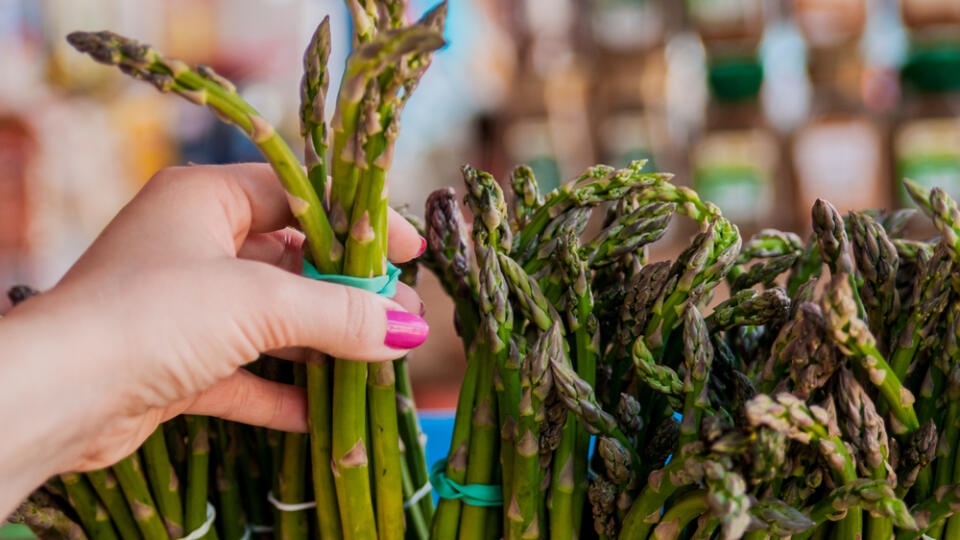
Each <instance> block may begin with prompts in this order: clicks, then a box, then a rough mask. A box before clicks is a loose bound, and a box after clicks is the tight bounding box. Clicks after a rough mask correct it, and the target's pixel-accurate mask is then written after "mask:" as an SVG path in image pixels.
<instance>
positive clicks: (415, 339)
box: [236, 261, 430, 362]
mask: <svg viewBox="0 0 960 540" xmlns="http://www.w3.org/2000/svg"><path fill="white" fill-rule="evenodd" d="M236 262H237V263H238V265H239V268H240V269H241V272H240V273H241V274H242V275H241V279H239V280H237V285H238V287H240V288H241V290H242V292H241V294H240V296H241V297H243V298H244V307H243V308H242V310H241V313H242V315H241V325H242V326H243V327H244V328H245V333H246V335H247V336H249V338H250V339H251V340H252V341H253V343H252V345H254V346H255V347H257V350H258V351H260V352H265V351H268V350H273V349H280V348H284V347H310V348H312V349H316V350H319V351H321V352H324V353H327V354H328V355H330V356H333V357H336V358H345V359H349V360H361V361H368V362H370V361H373V362H376V361H385V360H393V359H396V358H400V357H401V356H404V355H405V354H406V353H407V351H408V350H410V349H412V348H415V347H418V346H419V345H420V344H422V343H423V342H424V341H425V340H426V339H427V335H428V334H429V332H430V328H429V326H427V323H426V321H424V320H423V319H421V318H420V317H418V316H417V315H414V314H412V313H408V312H406V311H405V310H404V309H403V308H402V307H400V305H399V304H397V303H395V302H393V301H391V300H389V299H387V298H384V297H382V296H379V295H377V294H374V293H371V292H367V291H364V290H361V289H357V288H354V287H347V286H344V285H337V284H333V283H326V282H323V281H316V280H312V279H308V278H305V277H302V276H299V275H296V274H292V273H290V272H287V271H284V270H281V269H279V268H276V267H273V266H270V265H267V264H263V263H258V262H254V261H236Z"/></svg>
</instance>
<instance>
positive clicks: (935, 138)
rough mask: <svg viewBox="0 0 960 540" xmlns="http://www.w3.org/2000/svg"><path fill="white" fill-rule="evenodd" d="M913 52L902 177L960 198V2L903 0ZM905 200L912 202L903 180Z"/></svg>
mask: <svg viewBox="0 0 960 540" xmlns="http://www.w3.org/2000/svg"><path fill="white" fill-rule="evenodd" d="M901 9H902V12H903V18H904V22H906V23H907V25H908V27H909V30H910V37H911V42H912V44H911V53H910V57H909V59H908V60H907V62H906V64H905V65H904V66H903V69H902V70H901V74H900V75H901V80H902V82H903V90H904V95H903V100H902V102H901V106H900V111H899V115H898V121H897V126H896V128H895V130H894V135H893V155H894V159H895V160H896V174H897V179H898V180H899V179H900V178H904V177H906V178H910V179H912V180H915V181H917V182H919V183H920V184H922V185H923V186H925V187H927V188H931V187H933V186H940V187H942V188H944V189H945V190H946V191H947V193H949V194H950V196H952V197H954V198H955V199H956V198H958V197H960V3H958V2H956V1H955V0H950V1H936V0H925V1H917V0H903V1H902V3H901ZM897 184H898V188H897V190H896V192H897V196H898V199H899V201H900V202H901V203H902V204H905V205H911V204H912V202H911V201H910V200H909V197H908V196H907V194H906V191H905V190H904V189H903V188H902V185H901V184H900V182H897Z"/></svg>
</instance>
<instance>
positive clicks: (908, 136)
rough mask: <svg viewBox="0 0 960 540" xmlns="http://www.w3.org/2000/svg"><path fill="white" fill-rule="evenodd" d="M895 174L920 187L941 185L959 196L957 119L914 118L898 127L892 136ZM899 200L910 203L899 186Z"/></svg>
mask: <svg viewBox="0 0 960 540" xmlns="http://www.w3.org/2000/svg"><path fill="white" fill-rule="evenodd" d="M894 152H895V155H896V160H897V175H898V176H899V177H900V178H909V179H911V180H913V181H915V182H917V183H919V184H920V185H922V186H923V187H925V188H927V189H930V188H932V187H935V186H936V187H940V188H943V189H944V191H946V192H947V194H948V195H950V196H951V197H953V198H954V199H957V198H960V120H958V119H956V118H938V119H925V120H914V121H912V122H909V123H907V124H905V125H904V126H903V127H902V128H900V130H898V132H897V134H896V137H895V139H894ZM900 201H901V202H902V203H903V204H905V205H911V206H912V205H913V201H911V200H910V196H909V195H907V192H906V190H905V189H904V188H903V186H902V185H901V186H900Z"/></svg>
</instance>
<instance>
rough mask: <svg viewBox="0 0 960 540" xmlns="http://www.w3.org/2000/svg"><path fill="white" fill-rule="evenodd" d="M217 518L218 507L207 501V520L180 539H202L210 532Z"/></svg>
mask: <svg viewBox="0 0 960 540" xmlns="http://www.w3.org/2000/svg"><path fill="white" fill-rule="evenodd" d="M216 519H217V509H216V508H214V507H213V505H212V504H210V503H209V502H208V503H207V520H206V521H204V522H203V525H200V526H199V527H197V528H196V529H194V530H192V531H190V534H188V535H186V536H182V537H180V538H179V539H178V540H200V539H201V538H203V537H204V536H206V535H207V533H208V532H210V527H213V522H214V520H216Z"/></svg>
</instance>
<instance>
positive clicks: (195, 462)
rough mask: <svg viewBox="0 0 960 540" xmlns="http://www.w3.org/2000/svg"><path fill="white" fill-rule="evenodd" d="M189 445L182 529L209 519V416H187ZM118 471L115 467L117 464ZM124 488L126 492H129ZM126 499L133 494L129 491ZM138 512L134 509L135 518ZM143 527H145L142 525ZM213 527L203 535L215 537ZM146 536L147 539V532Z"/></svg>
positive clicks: (192, 527) (121, 481)
mask: <svg viewBox="0 0 960 540" xmlns="http://www.w3.org/2000/svg"><path fill="white" fill-rule="evenodd" d="M185 419H186V423H187V447H188V448H189V449H190V456H189V457H188V458H187V493H186V499H185V500H184V505H185V506H184V513H183V528H184V529H185V530H187V531H195V530H197V529H199V528H200V526H201V525H203V523H204V522H205V521H207V499H208V493H209V487H208V483H209V478H210V419H209V418H207V417H206V416H187V417H186V418H185ZM114 470H116V466H114ZM117 478H118V479H119V480H120V485H121V486H123V476H121V475H120V473H119V471H118V472H117ZM126 491H127V490H126V488H124V492H126ZM127 499H130V495H129V494H127ZM136 515H137V512H136V509H134V517H136ZM141 530H143V529H142V527H141ZM213 531H214V529H211V533H208V534H207V535H205V536H204V538H207V539H215V538H216V536H217V535H216V533H215V532H213ZM144 538H148V536H147V534H146V533H144Z"/></svg>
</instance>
